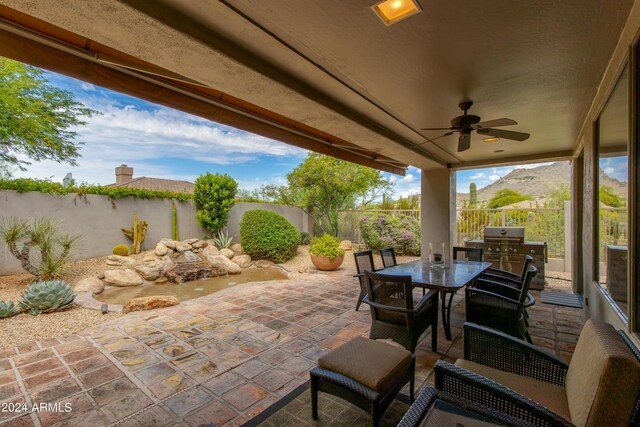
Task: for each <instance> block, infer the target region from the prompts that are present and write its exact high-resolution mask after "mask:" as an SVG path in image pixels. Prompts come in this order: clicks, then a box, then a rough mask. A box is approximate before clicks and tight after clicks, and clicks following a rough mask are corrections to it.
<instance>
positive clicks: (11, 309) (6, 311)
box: [0, 301, 18, 319]
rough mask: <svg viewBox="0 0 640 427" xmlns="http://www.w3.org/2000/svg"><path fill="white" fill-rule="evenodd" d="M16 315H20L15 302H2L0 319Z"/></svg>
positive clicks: (0, 303) (0, 304) (0, 302)
mask: <svg viewBox="0 0 640 427" xmlns="http://www.w3.org/2000/svg"><path fill="white" fill-rule="evenodd" d="M15 314H18V310H16V306H15V304H14V303H13V301H8V302H5V301H0V319H4V318H6V317H11V316H13V315H15Z"/></svg>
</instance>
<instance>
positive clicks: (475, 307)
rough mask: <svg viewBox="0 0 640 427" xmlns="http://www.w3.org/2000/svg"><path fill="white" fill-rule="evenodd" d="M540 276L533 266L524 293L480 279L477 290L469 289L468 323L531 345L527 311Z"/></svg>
mask: <svg viewBox="0 0 640 427" xmlns="http://www.w3.org/2000/svg"><path fill="white" fill-rule="evenodd" d="M537 273H538V270H537V269H536V268H535V267H534V266H529V270H528V271H527V274H526V275H525V279H524V282H523V283H522V287H521V288H520V289H517V288H514V287H510V286H507V285H504V284H502V283H499V282H494V281H491V280H487V279H476V287H475V288H466V289H465V310H466V320H467V322H473V323H477V324H479V325H484V326H488V327H490V328H493V329H497V330H499V331H502V332H504V333H506V334H509V335H511V336H514V337H516V338H519V339H523V340H524V339H526V340H527V341H529V342H531V336H530V335H529V332H528V331H527V323H526V319H525V314H524V310H525V308H526V307H527V306H528V304H531V303H530V296H529V286H530V285H531V281H532V280H533V278H534V277H535V275H536V274H537Z"/></svg>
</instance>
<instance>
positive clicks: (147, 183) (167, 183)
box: [107, 165, 194, 194]
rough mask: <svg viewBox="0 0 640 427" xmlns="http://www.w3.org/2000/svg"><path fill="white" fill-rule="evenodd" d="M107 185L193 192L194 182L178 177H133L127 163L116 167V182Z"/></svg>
mask: <svg viewBox="0 0 640 427" xmlns="http://www.w3.org/2000/svg"><path fill="white" fill-rule="evenodd" d="M107 187H130V188H144V189H146V190H154V191H172V192H174V193H190V194H193V187H194V185H193V183H192V182H189V181H181V180H176V179H163V178H149V177H146V176H141V177H139V178H134V177H133V168H132V167H130V166H127V165H120V166H118V167H116V182H115V184H109V185H107Z"/></svg>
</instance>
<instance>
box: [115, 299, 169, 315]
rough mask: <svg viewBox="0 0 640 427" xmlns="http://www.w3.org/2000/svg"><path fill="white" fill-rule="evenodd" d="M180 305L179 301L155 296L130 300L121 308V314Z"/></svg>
mask: <svg viewBox="0 0 640 427" xmlns="http://www.w3.org/2000/svg"><path fill="white" fill-rule="evenodd" d="M178 304H180V300H179V299H178V298H176V297H174V296H169V295H155V296H151V297H140V298H132V299H130V300H129V301H127V303H126V304H125V305H124V307H123V308H122V312H123V313H125V314H126V313H131V312H132V311H143V310H153V309H156V308H163V307H171V306H174V305H178Z"/></svg>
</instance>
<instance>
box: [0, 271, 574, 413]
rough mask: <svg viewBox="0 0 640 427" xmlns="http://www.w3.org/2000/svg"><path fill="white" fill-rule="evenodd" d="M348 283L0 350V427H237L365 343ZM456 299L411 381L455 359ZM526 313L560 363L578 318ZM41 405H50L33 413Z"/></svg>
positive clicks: (570, 312) (344, 274) (310, 277)
mask: <svg viewBox="0 0 640 427" xmlns="http://www.w3.org/2000/svg"><path fill="white" fill-rule="evenodd" d="M351 274H352V272H350V271H346V270H345V271H337V272H332V273H326V274H304V275H296V276H295V278H294V279H291V280H287V281H270V282H263V283H252V284H247V285H242V286H239V287H237V288H230V289H227V290H225V291H222V292H218V293H215V294H211V295H208V296H205V297H202V298H199V299H196V300H191V301H186V302H184V303H181V304H180V305H179V306H176V307H171V308H166V309H160V310H154V311H148V312H138V313H132V314H130V315H127V316H124V317H122V318H119V319H117V320H115V321H112V322H109V323H104V324H101V325H99V326H96V327H92V328H89V329H87V330H84V331H82V332H81V333H79V334H77V335H72V336H66V337H56V338H51V339H49V340H46V341H43V342H34V343H29V344H25V345H21V346H19V347H14V348H4V349H0V403H1V404H2V405H3V408H4V409H5V410H4V411H2V412H0V424H3V425H7V426H86V425H92V426H103V425H105V426H106V425H113V424H117V425H119V426H198V425H202V424H206V425H209V424H210V423H215V424H216V425H220V426H222V425H225V426H227V425H229V426H231V425H241V424H243V423H244V422H246V421H247V420H249V419H251V418H252V417H255V416H256V415H257V414H259V413H260V412H262V411H263V410H265V409H266V408H268V407H269V406H270V405H272V404H273V403H275V402H277V401H278V400H279V399H280V398H282V397H283V396H286V395H287V394H288V393H289V392H290V391H292V390H294V389H295V388H296V387H298V386H299V385H301V384H303V383H305V382H306V381H307V380H308V375H309V374H308V373H309V370H311V369H312V368H313V367H314V366H315V362H316V361H317V359H318V358H319V357H320V356H322V355H323V354H325V353H326V352H328V351H330V350H331V349H334V348H336V347H337V346H339V345H340V344H342V343H343V342H345V341H347V340H349V339H351V338H353V337H355V336H359V335H364V336H366V335H367V334H368V331H369V322H370V315H369V311H368V310H367V309H366V306H363V308H361V310H360V311H359V312H356V311H354V306H355V300H356V298H357V296H358V293H359V288H358V284H357V282H356V281H355V280H354V278H353V277H352V276H351ZM551 282H552V283H551V287H552V288H553V287H554V286H555V287H561V288H564V290H566V289H567V284H566V282H559V281H551ZM536 297H537V298H539V295H536ZM462 302H463V296H462V294H461V295H457V296H456V297H455V298H454V304H456V305H455V307H454V310H453V314H452V333H453V336H454V340H453V341H446V339H445V337H444V333H443V331H442V327H440V328H439V330H438V332H437V333H438V350H439V352H438V353H433V352H431V351H430V350H429V349H430V342H431V340H430V339H428V337H427V338H426V339H424V340H423V342H422V344H421V345H420V346H419V347H418V349H417V350H416V357H417V372H416V380H417V384H420V385H421V386H422V385H423V384H430V383H432V382H433V378H432V367H433V365H434V364H435V362H436V361H437V360H439V359H443V358H444V359H446V360H450V361H453V360H455V359H456V358H459V357H462V356H463V350H462V336H461V335H462V324H463V319H464V304H461V303H462ZM529 312H530V315H531V319H530V323H531V328H530V332H531V335H532V336H533V340H534V343H535V344H536V345H539V346H541V347H542V348H545V349H547V350H549V351H551V352H553V353H555V354H557V355H559V356H561V357H563V358H565V359H567V360H568V359H570V357H571V354H572V353H573V349H574V347H575V343H576V341H577V336H578V334H579V332H580V330H581V328H582V323H583V321H582V318H581V312H580V311H579V310H576V309H569V308H560V307H554V306H548V305H544V304H540V303H538V304H536V305H535V306H534V307H532V308H531V309H530V311H529ZM429 333H430V332H429ZM45 403H49V404H58V407H49V408H44V407H43V408H42V410H41V411H33V410H32V408H33V406H34V405H40V404H45ZM5 404H6V405H5ZM67 404H68V408H70V409H65V405H67ZM23 405H24V406H23ZM16 408H18V409H25V410H26V412H16V411H15V410H14V409H16ZM38 408H40V406H38Z"/></svg>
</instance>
